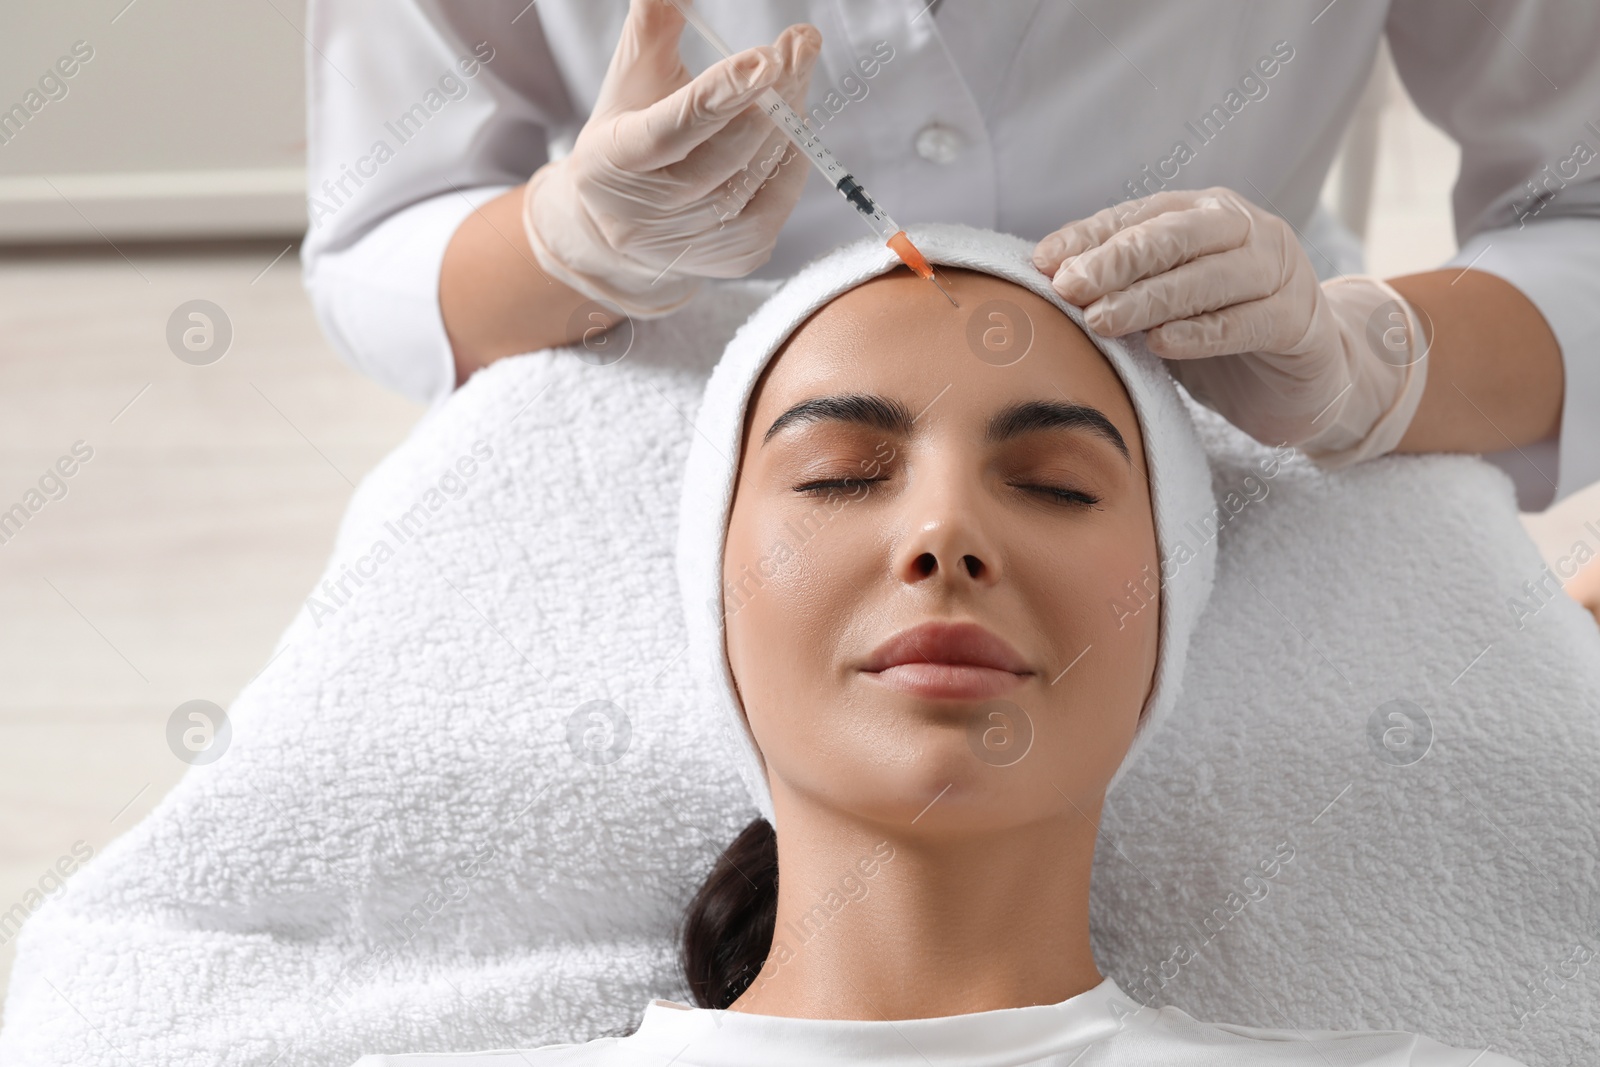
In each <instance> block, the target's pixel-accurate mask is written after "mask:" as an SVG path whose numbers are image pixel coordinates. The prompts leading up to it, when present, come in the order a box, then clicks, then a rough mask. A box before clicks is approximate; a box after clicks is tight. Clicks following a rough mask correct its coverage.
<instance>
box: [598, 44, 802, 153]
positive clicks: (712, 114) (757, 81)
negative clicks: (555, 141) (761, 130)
mask: <svg viewBox="0 0 1600 1067" xmlns="http://www.w3.org/2000/svg"><path fill="white" fill-rule="evenodd" d="M782 74H783V61H782V60H781V59H780V58H779V56H778V54H777V52H776V51H774V50H773V49H772V47H771V46H769V45H762V46H759V47H756V48H748V49H746V50H745V51H743V52H740V53H738V54H737V55H733V56H729V57H728V58H726V59H721V60H718V61H717V62H716V63H713V64H712V65H711V66H709V67H707V68H706V69H705V70H703V71H701V73H700V75H699V77H697V78H695V79H694V80H693V81H691V82H689V84H687V85H685V86H684V87H683V88H681V89H679V90H677V91H676V92H674V93H672V94H671V95H670V96H668V97H667V98H666V99H664V100H658V101H656V102H655V103H654V104H651V105H650V106H649V107H647V108H645V109H644V110H642V111H627V112H624V113H622V114H620V115H618V116H617V117H616V120H615V124H614V126H613V128H612V136H611V144H610V151H609V153H608V154H609V155H610V161H611V163H612V165H613V166H616V167H618V168H619V169H621V170H626V171H633V172H634V173H639V172H642V171H652V170H659V169H661V168H662V167H665V166H668V165H669V164H672V163H676V162H678V161H679V160H681V159H683V158H684V157H685V156H687V155H688V154H689V153H690V152H692V151H693V150H694V149H695V148H696V147H698V146H699V145H701V144H703V143H705V141H707V140H708V139H709V138H710V137H711V136H712V135H713V134H715V133H716V132H717V131H719V130H721V129H722V128H723V127H725V126H727V125H728V123H729V122H731V121H732V120H733V119H734V117H735V116H737V115H738V114H739V112H741V111H743V110H744V109H745V108H747V107H749V106H750V105H751V104H752V103H754V102H755V98H756V97H757V96H759V95H760V94H761V93H762V92H763V91H765V90H767V89H769V88H771V87H772V85H773V84H774V83H776V82H777V80H778V79H779V78H780V77H781V76H782Z"/></svg>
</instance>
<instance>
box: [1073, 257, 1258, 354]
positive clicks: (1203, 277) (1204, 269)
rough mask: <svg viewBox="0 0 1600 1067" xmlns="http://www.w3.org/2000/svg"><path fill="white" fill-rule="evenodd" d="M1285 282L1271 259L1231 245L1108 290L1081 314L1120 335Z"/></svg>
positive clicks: (1255, 295) (1100, 328) (1093, 324)
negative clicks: (1121, 287)
mask: <svg viewBox="0 0 1600 1067" xmlns="http://www.w3.org/2000/svg"><path fill="white" fill-rule="evenodd" d="M1286 281H1287V272H1286V271H1285V270H1284V269H1283V268H1282V267H1280V266H1279V265H1278V264H1277V263H1276V262H1275V259H1274V257H1271V256H1263V255H1262V254H1261V252H1260V250H1259V249H1255V248H1251V247H1244V248H1230V249H1228V250H1227V251H1224V252H1217V253H1215V254H1213V255H1208V256H1201V257H1200V258H1199V259H1192V260H1190V261H1189V262H1187V263H1184V264H1182V265H1180V266H1177V267H1174V268H1173V269H1172V270H1169V271H1167V272H1166V273H1164V274H1158V275H1156V276H1155V277H1153V278H1145V279H1144V280H1142V281H1138V282H1135V283H1134V284H1132V285H1130V286H1129V287H1128V288H1126V289H1122V290H1118V291H1116V292H1113V293H1109V294H1107V295H1106V296H1103V297H1101V298H1100V299H1098V300H1096V301H1094V302H1093V303H1091V304H1090V305H1089V306H1088V307H1086V308H1084V309H1083V317H1084V321H1086V322H1087V323H1088V324H1089V326H1090V327H1091V328H1092V329H1093V330H1094V331H1095V332H1096V333H1099V334H1102V335H1103V336H1106V337H1120V336H1122V335H1123V334H1125V333H1132V332H1133V331H1135V330H1149V329H1152V328H1154V327H1156V326H1160V325H1161V324H1162V323H1164V322H1172V321H1174V320H1176V319H1187V318H1192V317H1194V316H1195V315H1199V314H1202V313H1204V312H1207V311H1215V310H1217V309H1218V308H1225V307H1227V306H1228V305H1230V304H1240V303H1244V302H1246V301H1250V300H1259V299H1261V298H1262V297H1266V296H1271V295H1272V294H1274V293H1276V292H1278V291H1279V290H1280V289H1282V288H1283V286H1284V284H1285V282H1286Z"/></svg>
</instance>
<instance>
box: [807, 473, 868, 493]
mask: <svg viewBox="0 0 1600 1067" xmlns="http://www.w3.org/2000/svg"><path fill="white" fill-rule="evenodd" d="M888 480H889V479H887V478H857V477H854V476H853V475H852V476H850V477H845V478H824V479H821V480H819V481H814V482H806V483H805V484H804V485H797V486H795V487H794V491H795V492H797V493H818V492H823V491H829V492H831V491H833V490H835V489H846V490H848V489H851V488H853V487H855V486H858V485H875V484H876V483H878V482H886V481H888Z"/></svg>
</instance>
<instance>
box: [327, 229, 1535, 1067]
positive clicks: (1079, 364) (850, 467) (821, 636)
mask: <svg viewBox="0 0 1600 1067" xmlns="http://www.w3.org/2000/svg"><path fill="white" fill-rule="evenodd" d="M917 243H918V245H919V247H920V248H921V249H922V250H923V252H924V253H925V254H927V256H928V258H929V259H930V260H932V261H933V262H935V263H939V264H944V265H945V269H944V270H942V271H941V272H940V273H941V274H942V275H943V280H944V282H945V284H946V286H947V287H948V288H949V289H950V291H951V293H952V294H953V295H954V297H955V298H956V300H958V301H959V302H960V308H959V309H958V308H954V307H952V306H951V305H950V304H949V303H948V302H947V301H946V300H945V298H944V297H943V296H941V295H940V294H939V292H938V291H937V290H935V289H934V288H933V287H932V286H931V285H929V284H928V283H927V282H925V281H923V280H921V279H920V278H917V277H915V276H913V275H912V274H910V273H909V272H908V271H905V270H900V269H895V266H894V265H895V262H896V261H895V259H894V257H893V255H892V254H891V253H889V252H888V251H887V250H886V249H883V248H881V247H877V246H874V245H871V244H857V245H851V246H849V247H846V248H844V249H841V250H839V251H837V252H835V253H833V254H831V255H830V256H828V257H825V258H824V259H822V260H819V261H818V262H816V263H814V264H812V265H811V266H810V267H808V268H806V270H804V271H803V272H801V274H799V275H797V276H796V277H795V278H794V279H793V280H791V281H790V282H789V283H787V284H786V285H785V287H784V288H783V289H782V290H780V291H779V292H778V293H777V294H776V295H775V296H774V297H773V298H772V299H771V300H769V301H768V302H767V303H766V304H765V305H764V306H763V307H762V308H761V309H760V310H758V311H757V313H756V314H755V315H754V316H752V318H751V319H750V321H749V322H747V323H746V324H745V325H744V327H743V328H742V329H741V330H740V332H739V335H738V336H737V337H735V338H734V340H733V341H732V343H730V345H729V346H728V350H727V352H726V354H725V355H724V357H723V359H722V361H721V362H720V363H719V364H718V366H717V368H716V370H715V372H714V373H713V375H712V377H711V380H710V382H709V383H708V385H707V388H706V394H705V402H704V404H703V405H702V407H701V409H700V411H699V413H698V414H697V415H696V419H695V421H696V427H697V429H698V431H699V432H698V433H697V434H696V435H695V439H694V443H693V445H692V446H691V452H690V457H689V463H688V468H687V470H686V474H685V488H684V496H683V507H682V513H681V521H680V528H679V543H678V577H679V582H680V585H681V587H682V590H683V596H684V602H685V604H686V605H687V614H688V624H689V634H690V655H691V656H693V657H694V658H695V660H696V669H697V671H698V672H699V674H700V676H701V679H702V682H703V685H704V687H705V692H707V693H708V694H711V695H712V696H713V697H714V701H713V705H714V712H713V713H714V714H717V715H719V716H722V717H723V719H724V722H725V723H727V725H728V726H729V728H730V730H731V731H732V733H733V737H734V741H735V750H736V751H738V752H739V753H740V755H741V757H742V758H743V760H744V766H742V767H741V773H742V774H743V776H744V779H745V782H746V784H747V786H748V787H749V789H750V791H751V793H752V796H753V797H754V798H755V799H756V803H757V805H758V807H759V808H760V810H761V812H762V815H763V817H762V818H758V819H756V820H755V821H754V822H752V823H751V824H750V825H749V826H748V827H747V828H746V829H745V830H744V832H743V833H741V834H740V835H739V837H738V838H737V840H735V841H734V842H733V843H732V845H731V846H730V847H729V848H728V849H727V850H726V852H725V853H724V854H723V855H722V857H721V858H720V859H719V861H718V862H717V864H716V866H715V868H714V869H713V870H712V872H711V874H710V876H709V877H708V878H707V880H706V882H705V884H704V886H703V887H702V888H701V889H700V891H699V894H698V895H697V896H696V897H695V899H694V901H693V903H692V904H691V906H690V908H689V913H688V915H687V916H686V919H685V924H684V929H683V943H682V947H683V960H684V968H685V977H686V980H687V987H688V988H689V989H690V990H692V992H693V995H694V999H695V1000H696V1002H697V1005H698V1006H688V1005H684V1004H679V1003H675V1002H672V1001H667V1000H652V1001H651V1002H650V1003H649V1004H648V1005H647V1006H645V1008H644V1012H643V1021H642V1023H641V1024H640V1025H639V1027H638V1028H637V1030H635V1031H634V1032H633V1033H631V1034H629V1035H627V1036H624V1037H603V1038H600V1039H597V1040H594V1041H590V1042H588V1043H586V1044H567V1045H547V1046H544V1047H542V1048H538V1049H532V1050H500V1051H494V1052H481V1053H473V1054H465V1055H426V1054H423V1055H401V1056H369V1057H366V1058H363V1059H362V1060H360V1061H359V1064H360V1067H380V1065H383V1064H393V1065H396V1067H427V1065H438V1067H487V1065H494V1067H510V1065H512V1064H514V1063H522V1062H526V1063H529V1064H534V1065H545V1064H549V1065H558V1064H560V1065H574V1067H576V1065H593V1067H613V1065H615V1067H622V1065H645V1064H649V1065H657V1067H659V1065H665V1064H668V1063H671V1064H673V1065H675V1067H723V1065H726V1067H763V1065H773V1067H776V1065H778V1064H784V1065H806V1067H827V1065H832V1064H839V1065H843V1064H881V1065H890V1064H894V1065H902V1064H903V1065H906V1067H940V1065H945V1064H950V1065H956V1064H960V1065H962V1067H981V1065H986V1064H992V1065H996V1067H999V1065H1002V1064H1004V1065H1023V1064H1052V1065H1059V1067H1066V1065H1069V1064H1081V1065H1082V1067H1091V1065H1094V1067H1111V1065H1121V1064H1126V1065H1129V1067H1132V1065H1140V1067H1186V1065H1194V1067H1199V1065H1202V1064H1204V1065H1215V1064H1227V1065H1229V1067H1244V1065H1249V1064H1281V1065H1302V1064H1303V1065H1306V1067H1325V1065H1328V1064H1338V1065H1340V1067H1354V1065H1358V1064H1369V1065H1379V1064H1381V1065H1384V1067H1400V1065H1412V1067H1424V1065H1426V1067H1445V1065H1459V1067H1468V1065H1469V1064H1470V1065H1473V1067H1507V1065H1514V1064H1515V1061H1513V1060H1510V1059H1507V1058H1506V1057H1504V1056H1501V1055H1496V1054H1494V1053H1488V1052H1481V1051H1478V1050H1462V1049H1455V1048H1450V1047H1447V1046H1445V1045H1441V1044H1439V1043H1438V1042H1436V1041H1433V1040H1430V1039H1429V1038H1427V1037H1418V1036H1414V1035H1412V1034H1408V1033H1402V1032H1399V1031H1369V1032H1334V1031H1304V1030H1297V1029H1288V1030H1266V1029H1257V1028H1253V1027H1246V1026H1233V1025H1226V1024H1222V1023H1213V1022H1200V1021H1198V1020H1196V1019H1193V1018H1191V1017H1189V1016H1188V1015H1186V1014H1185V1013H1184V1012H1182V1011H1180V1010H1179V1009H1178V1008H1176V1007H1171V1006H1169V1007H1163V1008H1160V1009H1157V1008H1153V1007H1147V1006H1144V1005H1141V1004H1140V1003H1138V1002H1137V1001H1135V1000H1133V999H1131V998H1130V997H1128V996H1127V995H1125V994H1124V993H1123V992H1122V990H1120V989H1119V988H1118V987H1117V985H1116V983H1115V982H1114V981H1113V980H1112V979H1110V978H1108V977H1105V976H1104V975H1102V974H1101V973H1100V971H1099V969H1098V968H1097V967H1096V965H1095V958H1094V952H1093V950H1092V947H1091V944H1090V938H1089V885H1090V873H1091V867H1092V864H1093V860H1094V854H1095V839H1096V834H1097V828H1098V822H1099V818H1100V812H1101V807H1102V802H1103V800H1104V797H1105V794H1106V792H1107V790H1108V788H1109V787H1110V785H1111V784H1112V782H1113V781H1114V780H1115V779H1116V777H1117V775H1118V773H1119V770H1120V768H1121V767H1123V766H1124V765H1125V763H1126V760H1127V757H1128V755H1129V753H1130V751H1131V750H1132V749H1133V748H1134V747H1136V745H1137V744H1138V743H1140V742H1142V741H1143V740H1144V739H1145V738H1147V737H1148V736H1149V734H1150V732H1151V731H1152V730H1153V729H1156V728H1158V727H1159V725H1160V722H1161V719H1162V717H1163V716H1164V715H1165V714H1166V713H1167V712H1168V711H1169V709H1170V708H1171V705H1172V703H1173V701H1174V698H1175V697H1176V694H1177V690H1178V686H1179V682H1180V677H1181V673H1182V668H1183V660H1184V655H1185V649H1186V647H1187V644H1188V638H1189V635H1190V633H1191V632H1192V630H1193V628H1194V625H1195V621H1196V619H1197V618H1198V616H1199V615H1200V612H1201V609H1202V608H1203V607H1204V605H1205V601H1206V598H1207V596H1208V595H1209V593H1210V588H1211V580H1212V571H1213V566H1214V558H1213V556H1211V555H1199V556H1193V557H1191V558H1187V559H1184V560H1182V561H1181V562H1180V565H1179V566H1177V567H1176V570H1175V571H1174V572H1173V574H1172V577H1170V578H1165V576H1164V578H1163V582H1162V585H1161V590H1160V597H1159V610H1157V609H1156V606H1154V605H1153V606H1152V608H1150V609H1147V610H1144V611H1140V612H1137V613H1132V614H1129V613H1127V612H1123V613H1120V615H1119V613H1117V612H1114V611H1112V610H1110V607H1109V605H1111V604H1113V603H1117V602H1120V601H1122V600H1123V599H1124V588H1125V586H1124V583H1126V582H1127V581H1129V580H1130V579H1137V578H1138V577H1139V576H1140V575H1141V574H1143V573H1145V571H1146V568H1149V571H1150V573H1158V574H1161V573H1163V570H1164V569H1163V568H1162V567H1161V566H1159V565H1158V561H1160V560H1165V559H1166V558H1167V556H1168V553H1167V552H1166V551H1164V549H1165V548H1166V546H1168V545H1175V544H1176V543H1177V541H1178V531H1179V530H1180V529H1181V527H1182V525H1183V523H1184V521H1185V520H1187V519H1188V518H1190V517H1193V516H1195V515H1198V514H1202V513H1209V511H1210V509H1211V483H1210V472H1209V470H1208V467H1207V463H1206V458H1205V453H1204V451H1203V450H1202V448H1201V446H1200V443H1199V440H1198V438H1197V436H1196V434H1195V430H1194V427H1193V425H1192V423H1191V422H1190V421H1189V416H1188V412H1187V410H1186V408H1185V407H1184V405H1183V403H1182V401H1181V400H1180V399H1179V397H1178V394H1177V392H1176V391H1175V389H1174V387H1173V385H1172V382H1171V379H1170V377H1169V376H1168V374H1167V372H1166V370H1165V369H1164V367H1163V366H1162V364H1161V362H1160V360H1159V359H1158V358H1156V357H1155V356H1153V355H1151V354H1150V353H1149V352H1148V351H1147V350H1144V349H1143V348H1142V347H1141V348H1136V349H1135V350H1131V351H1130V349H1129V347H1127V346H1125V345H1123V344H1122V343H1121V342H1118V341H1113V340H1107V339H1104V338H1099V337H1095V336H1093V335H1092V334H1090V333H1089V332H1088V331H1086V330H1085V329H1084V328H1083V327H1082V323H1081V317H1080V315H1079V313H1078V311H1077V310H1076V309H1075V308H1071V307H1069V306H1068V305H1066V304H1064V303H1062V302H1061V301H1060V298H1059V297H1057V296H1056V295H1055V294H1054V293H1053V292H1051V290H1050V288H1049V285H1048V280H1047V279H1045V278H1044V276H1043V275H1041V274H1040V273H1039V272H1038V271H1037V270H1036V269H1035V268H1034V267H1033V266H1032V264H1031V262H1030V260H1029V253H1030V250H1031V246H1030V245H1029V244H1028V243H1027V242H1025V241H1021V240H1018V239H1014V238H1010V237H1004V236H1001V235H998V234H991V233H984V232H981V231H976V230H968V229H965V228H962V227H941V228H929V230H928V231H927V232H926V233H925V234H924V233H919V235H918V237H917ZM952 267H954V268H956V269H951V268H952ZM962 268H971V269H962ZM1208 547H1209V548H1210V550H1211V551H1212V552H1214V545H1212V544H1211V543H1208ZM1171 569H1172V568H1171V567H1170V566H1169V567H1168V568H1166V570H1171ZM840 887H843V894H848V897H845V896H843V894H842V893H841V889H840ZM830 894H831V895H833V896H834V897H838V898H840V899H844V900H845V901H846V903H847V906H840V905H839V904H838V903H836V902H830V903H829V904H827V905H824V906H822V907H820V908H818V905H819V904H821V903H822V902H823V901H824V900H825V899H827V898H828V897H829V896H830ZM821 916H825V917H821Z"/></svg>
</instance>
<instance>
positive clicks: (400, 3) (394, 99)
mask: <svg viewBox="0 0 1600 1067" xmlns="http://www.w3.org/2000/svg"><path fill="white" fill-rule="evenodd" d="M530 6H531V5H530ZM515 14H516V11H515V9H512V10H510V11H509V12H508V11H507V9H506V7H505V6H504V5H502V4H496V3H474V4H455V3H449V2H448V0H313V2H312V4H311V7H310V16H309V29H308V34H307V50H306V67H307V96H306V101H307V145H306V157H307V211H308V214H309V217H310V228H309V230H308V231H307V233H306V237H305V241H304V243H303V244H302V247H301V261H302V278H303V281H304V284H305V287H306V291H307V293H308V294H309V296H310V298H311V303H312V306H313V308H314V309H315V311H316V314H317V318H318V320H319V322H320V323H321V325H322V328H323V330H324V332H325V333H326V335H327V337H328V339H329V341H330V342H331V343H332V345H333V347H334V349H335V350H336V351H337V352H338V353H339V355H340V356H341V357H342V358H343V359H344V360H345V361H346V362H348V363H349V364H350V365H352V366H353V367H355V368H356V369H357V370H359V371H361V372H362V373H364V374H366V375H368V376H370V377H372V378H373V379H375V380H377V381H378V382H380V383H381V384H383V385H386V386H388V387H389V388H391V389H394V390H396V391H397V392H400V393H402V394H404V395H405V396H408V397H410V398H411V399H413V400H417V401H419V402H422V403H433V402H436V401H438V400H440V399H442V398H443V397H445V396H448V395H449V393H450V392H451V390H453V389H454V388H455V361H454V356H453V353H452V352H451V348H450V342H449V338H448V337H447V335H446V333H445V327H444V320H443V317H442V315H441V313H440V308H439V271H440V266H441V264H442V262H443V259H444V252H445V248H446V246H447V245H448V244H449V242H450V239H451V237H452V236H453V235H454V233H455V231H456V228H457V227H458V226H459V225H460V224H461V222H462V221H463V220H464V219H465V218H466V217H467V216H468V215H469V214H470V213H471V212H472V211H473V210H474V209H475V208H477V207H478V205H480V204H482V203H483V202H485V201H487V200H489V199H492V198H493V197H495V196H497V195H499V194H500V193H502V192H504V191H506V190H507V189H510V188H514V187H515V186H517V185H519V184H521V183H522V182H524V181H526V180H527V178H528V175H529V174H531V173H533V171H534V170H535V169H537V168H538V167H539V166H541V165H542V164H543V163H544V162H545V161H546V160H547V159H548V158H549V155H548V152H549V147H548V146H549V139H550V132H551V130H552V129H554V128H556V127H558V126H560V125H562V124H564V123H567V122H568V121H570V107H569V105H568V103H567V94H566V90H565V88H564V85H563V83H562V81H561V77H560V74H559V71H558V70H557V67H556V64H555V63H554V61H553V59H552V58H551V56H550V53H549V49H548V47H547V46H546V43H545V40H544V36H543V31H542V30H541V28H540V24H539V20H538V16H537V14H536V12H534V11H528V12H526V13H525V15H524V16H523V17H520V18H517V19H515V21H513V19H512V16H514V15H515Z"/></svg>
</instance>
